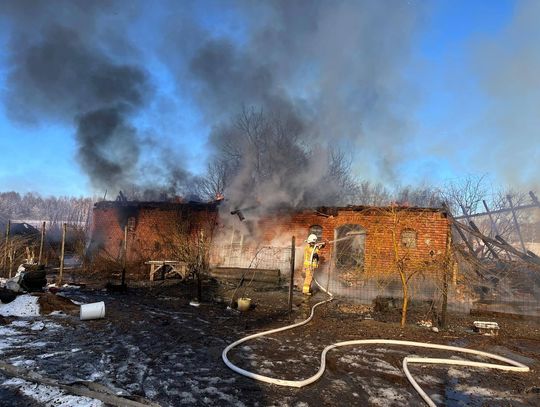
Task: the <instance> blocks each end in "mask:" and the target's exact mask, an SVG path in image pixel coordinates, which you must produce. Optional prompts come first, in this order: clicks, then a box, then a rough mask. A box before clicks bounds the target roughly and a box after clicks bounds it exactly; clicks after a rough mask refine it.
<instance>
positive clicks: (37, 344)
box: [26, 341, 48, 348]
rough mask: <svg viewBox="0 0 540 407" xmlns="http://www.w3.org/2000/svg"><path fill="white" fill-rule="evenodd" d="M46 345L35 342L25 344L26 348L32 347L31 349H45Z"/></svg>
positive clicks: (45, 343) (41, 342)
mask: <svg viewBox="0 0 540 407" xmlns="http://www.w3.org/2000/svg"><path fill="white" fill-rule="evenodd" d="M47 345H48V343H47V342H43V341H37V342H31V343H29V344H27V345H26V346H28V347H32V348H43V347H45V346H47Z"/></svg>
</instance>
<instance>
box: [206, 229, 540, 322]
mask: <svg viewBox="0 0 540 407" xmlns="http://www.w3.org/2000/svg"><path fill="white" fill-rule="evenodd" d="M363 239H364V236H362V235H357V236H353V237H351V238H350V239H343V240H341V241H339V242H336V243H332V244H330V245H328V248H327V253H326V255H325V257H324V259H323V261H321V264H320V267H319V268H318V269H317V270H316V272H315V280H316V282H317V283H318V284H320V285H321V286H322V287H323V288H324V289H325V290H327V291H329V292H331V293H332V294H333V295H334V296H336V297H338V298H340V299H341V300H343V301H346V302H351V303H357V304H369V305H372V304H377V303H381V302H382V303H386V304H391V305H392V306H395V307H396V308H399V307H400V306H401V301H402V298H403V296H404V283H403V280H402V278H401V277H402V276H401V274H400V273H399V271H398V264H395V265H393V266H392V267H389V268H388V269H380V270H377V271H372V272H370V273H368V272H366V271H365V268H364V260H365V259H364V241H363ZM290 257H291V248H290V247H277V246H270V245H265V246H255V247H246V246H241V245H235V244H230V245H221V246H217V247H214V248H213V249H212V250H211V261H210V264H211V266H214V267H238V268H250V269H269V270H280V273H281V276H282V282H283V284H284V285H288V281H289V276H290V274H289V273H290ZM295 258H296V264H295V283H296V285H297V286H298V287H301V285H302V280H303V277H304V276H303V267H302V263H303V247H297V248H296V253H295ZM454 260H455V261H454ZM404 277H405V278H406V279H408V280H407V281H406V290H407V296H408V298H409V300H410V304H411V307H413V308H414V307H415V306H428V307H432V308H438V309H440V308H441V306H442V303H443V300H444V297H445V293H446V301H447V304H448V309H449V310H450V311H455V312H463V313H469V312H471V311H472V312H473V313H474V312H479V313H481V312H500V313H509V314H516V315H527V316H540V270H534V269H530V268H528V267H527V265H524V264H522V263H515V264H507V265H505V266H504V267H501V266H496V265H488V264H484V265H482V264H480V265H478V264H476V265H475V264H471V263H470V262H469V261H468V259H466V258H464V257H463V256H461V255H460V254H459V253H456V255H455V256H453V260H452V261H451V262H449V263H448V264H447V263H434V264H431V265H426V267H425V268H424V269H421V268H420V269H416V270H407V269H406V268H405V271H404Z"/></svg>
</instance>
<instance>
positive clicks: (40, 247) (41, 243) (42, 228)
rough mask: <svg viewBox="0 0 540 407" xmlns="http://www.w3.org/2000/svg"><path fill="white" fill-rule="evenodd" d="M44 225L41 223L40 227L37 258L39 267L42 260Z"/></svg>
mask: <svg viewBox="0 0 540 407" xmlns="http://www.w3.org/2000/svg"><path fill="white" fill-rule="evenodd" d="M45 223H46V222H43V223H42V225H41V240H40V242H39V257H38V264H39V265H41V259H42V258H43V243H44V242H45Z"/></svg>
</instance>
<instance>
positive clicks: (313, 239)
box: [306, 233, 317, 243]
mask: <svg viewBox="0 0 540 407" xmlns="http://www.w3.org/2000/svg"><path fill="white" fill-rule="evenodd" d="M306 242H308V243H317V235H314V234H313V233H312V234H311V235H309V236H308V238H307V240H306Z"/></svg>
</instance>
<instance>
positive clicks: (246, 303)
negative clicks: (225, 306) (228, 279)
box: [238, 297, 251, 311]
mask: <svg viewBox="0 0 540 407" xmlns="http://www.w3.org/2000/svg"><path fill="white" fill-rule="evenodd" d="M250 306H251V298H246V297H243V298H238V311H247V310H248V309H249V307H250Z"/></svg>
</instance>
